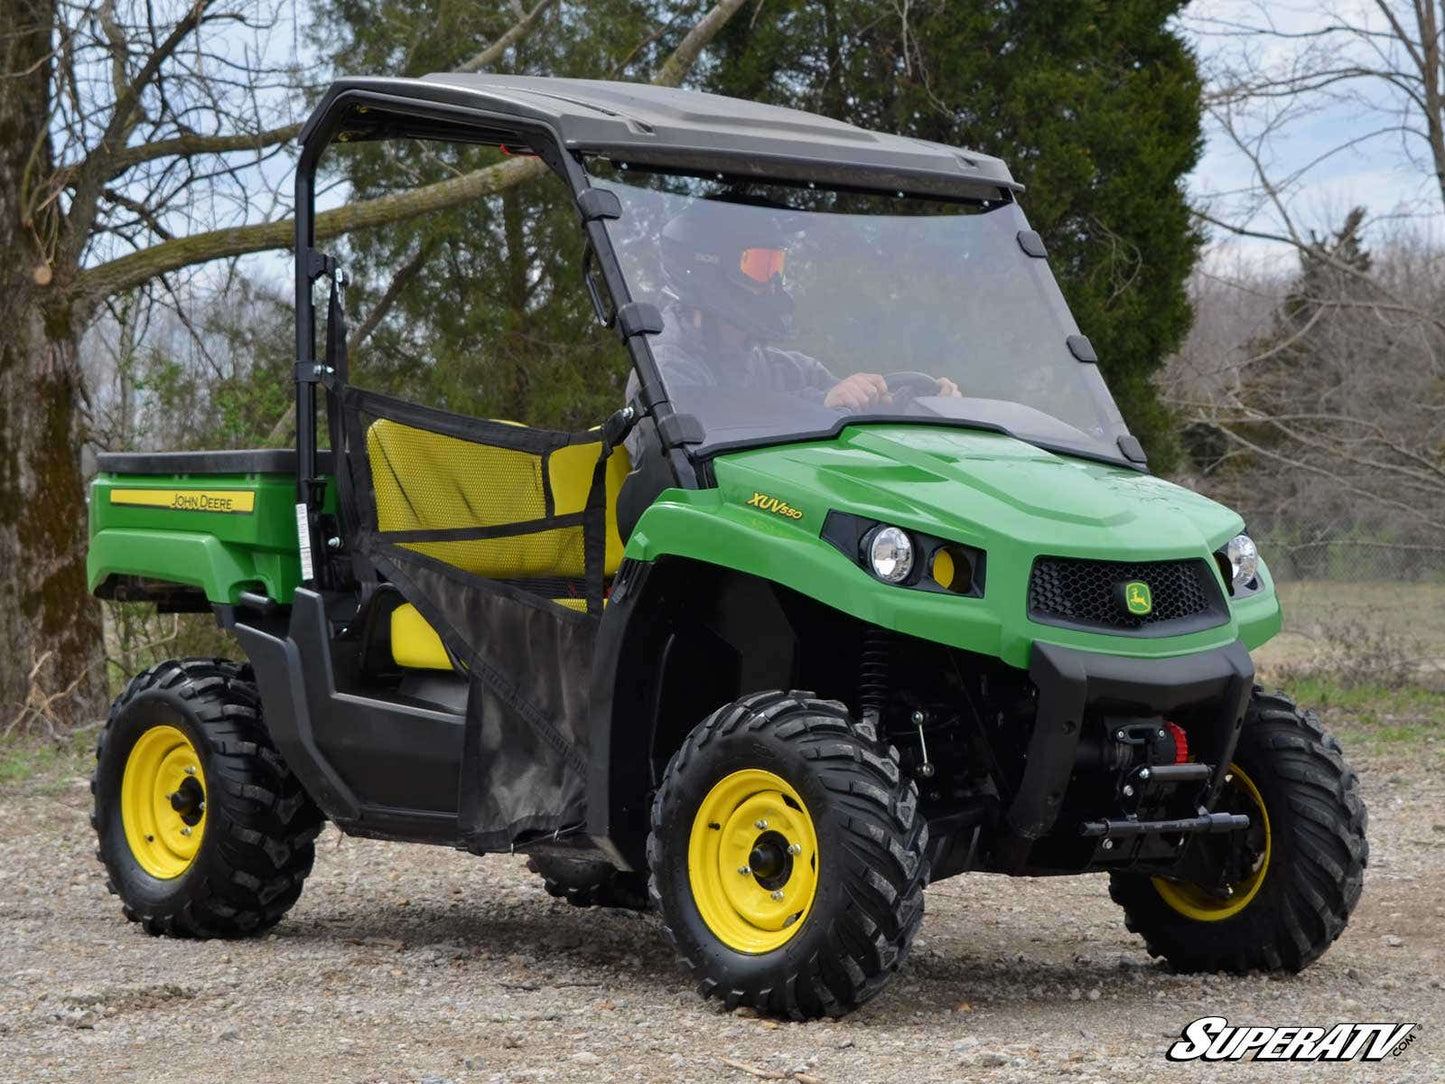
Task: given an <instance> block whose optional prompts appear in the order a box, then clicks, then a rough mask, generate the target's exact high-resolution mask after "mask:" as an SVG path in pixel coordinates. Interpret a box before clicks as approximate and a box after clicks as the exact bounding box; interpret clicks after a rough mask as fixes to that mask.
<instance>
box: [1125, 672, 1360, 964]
mask: <svg viewBox="0 0 1445 1084" xmlns="http://www.w3.org/2000/svg"><path fill="white" fill-rule="evenodd" d="M1226 777H1227V782H1226V784H1225V786H1224V787H1223V788H1222V790H1221V792H1220V795H1219V800H1218V802H1217V803H1216V806H1215V808H1216V810H1217V811H1218V812H1221V813H1243V814H1246V815H1247V816H1248V817H1249V827H1248V828H1246V829H1244V830H1243V831H1239V832H1229V833H1223V834H1220V835H1208V836H1203V837H1200V838H1197V839H1196V840H1194V841H1193V843H1192V844H1191V848H1192V851H1193V853H1192V854H1187V855H1185V856H1184V857H1183V858H1182V859H1181V861H1183V862H1184V863H1185V865H1183V866H1181V867H1175V868H1180V869H1187V870H1188V871H1189V874H1190V877H1191V878H1192V879H1190V880H1185V879H1180V878H1167V877H1158V876H1150V875H1149V874H1147V873H1142V872H1140V873H1134V872H1129V873H1111V874H1110V875H1109V895H1110V896H1111V897H1113V900H1114V902H1115V903H1117V904H1118V905H1119V906H1120V907H1122V908H1123V909H1124V925H1125V926H1127V927H1128V928H1129V930H1130V931H1132V932H1133V933H1136V934H1138V935H1139V936H1140V937H1142V938H1143V939H1144V945H1145V947H1146V948H1147V949H1148V950H1149V952H1150V954H1151V955H1154V956H1159V957H1162V958H1164V959H1165V960H1167V961H1168V962H1169V965H1170V966H1171V967H1173V968H1174V969H1175V970H1178V971H1231V972H1234V973H1236V974H1242V973H1244V972H1247V971H1254V970H1261V971H1299V970H1300V969H1301V968H1304V967H1306V966H1308V965H1309V964H1310V963H1311V962H1313V961H1314V960H1316V959H1318V958H1319V956H1320V954H1321V953H1322V952H1324V951H1325V950H1326V949H1328V948H1329V947H1330V945H1331V944H1332V943H1333V942H1334V940H1335V938H1337V937H1339V935H1340V933H1341V932H1342V931H1343V930H1344V928H1345V924H1346V923H1347V922H1348V921H1349V918H1350V912H1352V911H1353V910H1354V909H1355V904H1357V903H1358V902H1359V899H1360V891H1361V889H1362V887H1363V885H1364V874H1365V863H1366V861H1367V860H1368V859H1369V854H1370V845H1369V842H1368V841H1367V840H1366V838H1365V828H1366V825H1367V822H1368V820H1369V817H1368V814H1367V812H1366V810H1365V805H1364V803H1363V802H1361V801H1360V795H1359V782H1358V780H1357V779H1356V777H1355V773H1354V772H1353V771H1351V770H1350V766H1349V764H1347V763H1346V762H1345V759H1344V756H1343V754H1342V751H1341V749H1340V746H1339V743H1338V742H1337V741H1335V739H1334V738H1332V737H1330V735H1329V734H1328V733H1326V731H1325V729H1324V727H1322V726H1321V725H1320V721H1319V719H1317V718H1316V717H1315V716H1314V714H1313V713H1312V712H1309V711H1305V710H1303V709H1301V708H1299V707H1298V706H1296V705H1295V703H1294V702H1293V701H1291V700H1290V699H1289V698H1288V697H1285V696H1280V695H1278V694H1275V693H1268V692H1265V691H1264V690H1263V689H1255V690H1254V692H1253V693H1252V695H1251V696H1250V699H1249V704H1248V706H1247V707H1246V709H1245V715H1244V723H1243V726H1242V727H1241V728H1240V731H1239V738H1238V742H1237V744H1236V745H1235V748H1234V755H1233V756H1232V757H1231V758H1230V765H1229V771H1228V772H1227V773H1226Z"/></svg>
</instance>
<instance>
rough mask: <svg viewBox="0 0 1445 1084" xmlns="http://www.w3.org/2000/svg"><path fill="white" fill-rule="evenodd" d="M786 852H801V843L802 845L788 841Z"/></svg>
mask: <svg viewBox="0 0 1445 1084" xmlns="http://www.w3.org/2000/svg"><path fill="white" fill-rule="evenodd" d="M788 853H789V854H802V853H803V845H802V844H801V843H789V844H788Z"/></svg>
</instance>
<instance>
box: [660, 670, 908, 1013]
mask: <svg viewBox="0 0 1445 1084" xmlns="http://www.w3.org/2000/svg"><path fill="white" fill-rule="evenodd" d="M647 865H648V870H649V873H650V876H651V881H650V884H649V889H650V892H651V896H652V901H653V903H654V904H655V905H656V907H657V909H658V910H659V911H660V912H661V913H662V921H663V930H664V932H665V933H666V934H667V936H668V938H669V939H670V940H671V942H672V944H673V946H674V947H675V948H676V949H677V953H678V956H679V957H681V959H682V962H683V963H685V964H686V965H687V966H688V967H689V968H690V969H691V970H692V973H693V976H694V977H695V978H696V979H697V983H698V990H699V992H700V993H702V994H703V996H705V997H716V998H720V999H721V1000H722V1002H723V1004H724V1005H725V1006H727V1008H729V1009H733V1008H737V1007H738V1006H739V1005H747V1006H749V1007H751V1008H754V1009H757V1010H759V1011H761V1012H771V1013H778V1014H779V1015H783V1016H790V1017H792V1018H793V1019H795V1020H806V1019H810V1018H813V1017H818V1016H824V1015H832V1016H837V1015H839V1014H840V1013H843V1012H846V1011H847V1010H848V1009H850V1008H852V1007H853V1006H855V1005H859V1004H861V1003H862V1002H864V1001H866V1000H868V999H869V998H870V997H872V996H874V995H875V994H876V993H878V991H879V990H881V989H882V988H883V986H884V984H885V983H886V982H887V981H888V979H889V977H890V976H891V975H892V974H893V973H894V972H895V971H897V970H898V968H899V967H900V966H902V964H903V961H904V960H905V959H906V958H907V956H908V947H909V945H910V944H911V943H912V941H913V935H914V934H915V933H917V932H918V926H919V924H920V923H921V922H922V921H923V886H924V885H925V884H927V883H928V868H929V867H928V823H927V820H926V818H925V817H924V816H923V815H922V814H921V813H920V812H919V811H918V788H917V786H916V785H915V784H914V782H913V780H912V779H910V778H909V777H908V776H907V775H905V774H904V773H903V772H902V771H900V770H899V767H898V751H897V750H896V749H894V748H893V747H892V746H890V745H888V744H887V743H886V742H880V741H878V740H877V738H876V737H875V736H874V734H873V731H872V730H871V729H870V728H867V727H862V726H859V725H858V724H856V723H855V722H854V721H853V720H852V718H851V717H850V716H849V715H848V710H847V708H846V707H844V706H843V705H842V704H840V703H838V702H837V701H835V700H818V699H815V698H813V697H811V696H810V695H809V694H807V693H794V692H781V691H777V692H762V693H754V694H753V695H751V696H747V697H744V698H743V699H741V700H738V701H736V702H734V703H732V704H728V705H727V706H725V707H722V708H719V709H718V710H717V711H715V712H714V713H713V714H712V715H710V716H708V718H706V719H705V720H703V721H702V722H701V723H699V724H698V725H697V726H696V727H694V728H693V730H692V732H691V733H690V734H689V735H688V737H687V740H686V741H684V742H683V743H682V746H681V748H679V749H678V750H677V752H676V753H674V754H673V756H672V760H671V762H670V763H669V764H668V766H667V770H666V771H665V772H664V773H663V777H662V783H661V786H659V787H658V790H657V796H656V798H655V799H654V800H653V803H652V830H651V832H650V833H649V835H648V839H647Z"/></svg>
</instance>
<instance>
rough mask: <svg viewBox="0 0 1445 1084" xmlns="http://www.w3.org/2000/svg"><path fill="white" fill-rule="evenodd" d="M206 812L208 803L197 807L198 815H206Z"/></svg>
mask: <svg viewBox="0 0 1445 1084" xmlns="http://www.w3.org/2000/svg"><path fill="white" fill-rule="evenodd" d="M205 811H206V803H205V802H201V803H200V804H199V805H198V806H196V812H197V813H204V812H205Z"/></svg>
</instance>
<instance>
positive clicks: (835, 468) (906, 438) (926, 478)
mask: <svg viewBox="0 0 1445 1084" xmlns="http://www.w3.org/2000/svg"><path fill="white" fill-rule="evenodd" d="M734 467H736V468H738V471H739V473H738V475H737V476H734V471H733V469H732V468H734ZM745 476H746V477H745ZM749 477H750V478H752V479H755V480H757V481H763V480H766V481H767V483H768V484H769V485H770V486H772V487H773V488H774V489H776V490H777V491H778V492H776V493H772V494H770V495H772V496H777V497H780V498H782V499H784V500H786V501H788V502H789V503H790V504H791V505H793V506H794V507H796V508H801V509H803V510H804V512H805V513H807V512H812V511H813V510H814V509H815V508H816V509H817V512H818V514H819V518H818V520H817V523H818V524H819V525H821V516H822V515H823V514H825V513H826V511H827V510H828V509H831V508H836V509H839V510H841V511H849V512H854V513H857V514H859V515H864V516H870V517H872V518H876V519H880V520H883V521H886V522H890V523H896V524H898V525H899V526H903V527H912V528H915V529H917V530H922V531H929V532H931V533H934V534H938V535H941V536H943V537H947V538H953V539H954V540H956V541H960V542H972V543H975V544H984V545H985V548H989V547H988V546H987V545H986V544H985V543H986V541H987V540H989V539H991V538H992V539H1007V540H1008V541H1009V542H1010V543H1011V544H1013V545H1024V546H1028V547H1031V548H1036V549H1037V550H1038V552H1040V553H1042V552H1059V553H1068V554H1074V555H1079V556H1098V557H1107V558H1113V559H1121V558H1130V557H1138V558H1140V559H1157V558H1160V557H1165V556H1194V555H1197V554H1199V553H1200V552H1201V551H1204V552H1205V553H1208V552H1212V551H1213V550H1214V549H1216V548H1217V547H1218V546H1220V545H1222V544H1223V543H1224V542H1225V541H1227V540H1228V539H1229V538H1231V537H1233V536H1234V535H1236V534H1238V533H1239V531H1240V529H1241V526H1242V523H1243V521H1242V520H1241V519H1240V517H1239V516H1238V515H1237V514H1236V513H1234V512H1231V511H1230V510H1229V509H1227V508H1225V507H1223V506H1222V505H1219V504H1216V503H1215V502H1214V501H1211V500H1208V499H1207V498H1205V497H1201V496H1199V495H1198V494H1197V493H1191V492H1190V491H1189V490H1187V489H1184V488H1182V487H1181V486H1177V485H1174V484H1173V483H1170V482H1166V481H1163V480H1162V479H1159V478H1154V477H1152V476H1150V475H1147V474H1140V473H1139V472H1137V471H1134V470H1130V469H1128V468H1125V467H1117V466H1111V465H1108V464H1104V463H1094V462H1089V461H1087V460H1083V459H1077V458H1073V457H1070V456H1064V455H1056V454H1054V453H1052V452H1047V451H1044V450H1042V449H1040V448H1036V447H1034V446H1033V445H1031V444H1026V443H1024V442H1023V441H1020V440H1015V439H1014V438H1012V437H1008V436H1004V435H1002V434H998V433H984V432H977V431H970V430H963V429H946V428H942V427H936V426H901V425H898V426H894V425H889V426H881V425H869V426H857V427H854V428H849V429H845V430H844V431H843V433H842V434H841V435H840V436H839V438H838V439H837V440H836V441H829V442H827V443H817V444H794V445H783V446H777V447H772V448H766V449H761V450H758V451H754V452H746V453H743V454H740V455H737V456H731V457H729V459H728V461H727V469H724V468H723V466H722V464H721V463H720V464H719V471H718V480H719V483H720V484H721V485H723V486H724V487H726V486H727V485H728V484H729V482H732V481H736V482H737V483H741V485H742V487H743V488H746V487H747V486H749V485H753V484H754V482H752V481H749V480H748V478H749ZM819 505H826V506H827V507H826V508H823V507H819Z"/></svg>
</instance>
